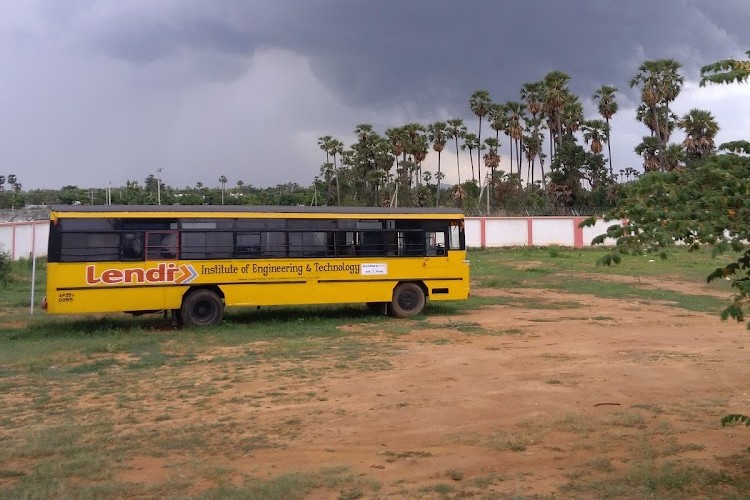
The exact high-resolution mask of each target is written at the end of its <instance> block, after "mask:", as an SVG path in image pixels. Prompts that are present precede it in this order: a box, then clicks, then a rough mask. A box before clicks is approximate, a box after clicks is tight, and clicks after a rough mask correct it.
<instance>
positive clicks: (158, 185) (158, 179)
mask: <svg viewBox="0 0 750 500" xmlns="http://www.w3.org/2000/svg"><path fill="white" fill-rule="evenodd" d="M160 174H161V169H160V168H157V169H156V204H157V205H161V175H160Z"/></svg>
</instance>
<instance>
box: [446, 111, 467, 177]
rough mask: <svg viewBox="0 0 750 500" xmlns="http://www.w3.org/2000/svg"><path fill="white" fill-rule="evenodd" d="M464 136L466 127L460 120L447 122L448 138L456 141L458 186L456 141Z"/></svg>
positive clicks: (458, 173)
mask: <svg viewBox="0 0 750 500" xmlns="http://www.w3.org/2000/svg"><path fill="white" fill-rule="evenodd" d="M465 135H466V125H464V121H463V120H462V119H461V118H453V119H451V120H448V137H452V138H453V139H454V140H455V141H456V174H457V175H458V184H461V164H460V162H459V159H458V140H459V139H463V138H464V136H465Z"/></svg>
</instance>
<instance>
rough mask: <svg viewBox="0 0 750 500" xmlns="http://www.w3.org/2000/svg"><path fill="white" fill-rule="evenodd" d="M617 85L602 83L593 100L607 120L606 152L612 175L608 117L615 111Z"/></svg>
mask: <svg viewBox="0 0 750 500" xmlns="http://www.w3.org/2000/svg"><path fill="white" fill-rule="evenodd" d="M616 92H617V87H612V86H610V85H602V86H601V87H599V88H598V89H597V90H596V92H594V96H593V97H594V100H595V101H597V102H598V104H597V106H598V108H599V114H600V115H602V118H604V120H605V121H606V122H607V129H606V132H607V154H608V155H609V175H612V145H611V143H610V142H609V132H610V128H609V119H610V118H612V116H614V114H615V113H617V109H618V104H617V101H615V93H616Z"/></svg>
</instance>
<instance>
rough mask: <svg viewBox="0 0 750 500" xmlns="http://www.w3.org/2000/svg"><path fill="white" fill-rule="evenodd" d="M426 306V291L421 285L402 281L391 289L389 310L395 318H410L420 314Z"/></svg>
mask: <svg viewBox="0 0 750 500" xmlns="http://www.w3.org/2000/svg"><path fill="white" fill-rule="evenodd" d="M426 304H427V291H426V288H425V286H424V284H423V283H420V282H413V281H403V282H401V283H399V284H398V285H396V286H395V288H394V289H393V299H392V300H391V303H390V307H389V310H390V311H391V314H393V316H395V317H397V318H410V317H412V316H416V315H417V314H420V313H421V312H422V311H423V310H424V308H425V305H426Z"/></svg>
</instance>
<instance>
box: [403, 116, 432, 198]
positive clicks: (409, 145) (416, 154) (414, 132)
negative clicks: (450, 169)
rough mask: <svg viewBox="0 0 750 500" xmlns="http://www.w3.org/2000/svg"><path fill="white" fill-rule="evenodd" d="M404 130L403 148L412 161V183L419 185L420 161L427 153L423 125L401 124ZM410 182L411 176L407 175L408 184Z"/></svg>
mask: <svg viewBox="0 0 750 500" xmlns="http://www.w3.org/2000/svg"><path fill="white" fill-rule="evenodd" d="M403 131H404V141H405V142H404V150H405V153H407V154H408V155H410V156H411V159H412V161H413V162H414V171H413V172H411V173H410V174H413V175H414V184H416V185H419V183H420V181H421V175H420V169H421V168H422V167H421V162H422V160H424V158H425V156H426V155H427V138H426V137H425V133H426V130H425V127H424V126H423V125H422V124H420V123H407V124H406V125H404V126H403ZM411 183H412V177H411V175H410V176H409V185H411Z"/></svg>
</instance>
